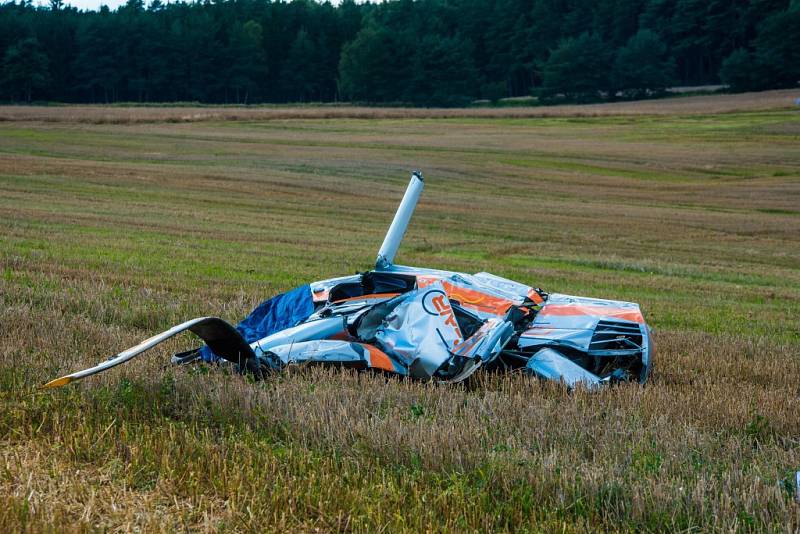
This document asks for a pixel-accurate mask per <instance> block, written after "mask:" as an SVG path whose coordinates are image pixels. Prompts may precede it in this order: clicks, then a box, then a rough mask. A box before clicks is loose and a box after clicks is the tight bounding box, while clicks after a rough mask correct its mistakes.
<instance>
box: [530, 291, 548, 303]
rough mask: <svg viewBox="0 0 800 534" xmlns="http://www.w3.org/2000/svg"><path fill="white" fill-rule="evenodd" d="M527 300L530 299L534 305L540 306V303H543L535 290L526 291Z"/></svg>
mask: <svg viewBox="0 0 800 534" xmlns="http://www.w3.org/2000/svg"><path fill="white" fill-rule="evenodd" d="M528 298H529V299H531V300H532V301H533V302H534V304H541V303H542V302H544V299H543V298H542V296H541V295H540V294H539V292H538V291H536V290H535V289H531V290H530V291H528Z"/></svg>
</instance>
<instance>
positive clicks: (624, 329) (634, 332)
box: [589, 321, 642, 356]
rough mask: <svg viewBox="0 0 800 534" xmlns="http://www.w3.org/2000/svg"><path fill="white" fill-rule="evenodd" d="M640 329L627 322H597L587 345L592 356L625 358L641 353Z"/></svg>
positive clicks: (634, 324) (637, 325) (635, 324)
mask: <svg viewBox="0 0 800 534" xmlns="http://www.w3.org/2000/svg"><path fill="white" fill-rule="evenodd" d="M641 351H642V329H641V328H640V327H639V324H638V323H632V322H628V321H598V323H597V327H596V328H595V330H594V334H593V335H592V341H591V342H590V343H589V354H592V355H594V356H626V355H633V354H638V353H641Z"/></svg>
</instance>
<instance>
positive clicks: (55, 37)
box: [0, 0, 800, 106]
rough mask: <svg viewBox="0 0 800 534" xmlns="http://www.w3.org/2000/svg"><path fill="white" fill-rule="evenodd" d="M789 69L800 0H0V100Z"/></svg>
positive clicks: (426, 101)
mask: <svg viewBox="0 0 800 534" xmlns="http://www.w3.org/2000/svg"><path fill="white" fill-rule="evenodd" d="M798 80H800V0H749V1H747V0H416V1H414V0H398V1H391V2H385V3H359V4H357V3H355V2H353V1H352V0H344V1H342V2H341V3H340V4H339V5H337V6H334V5H331V4H330V3H316V2H312V1H309V0H295V1H292V2H270V1H268V0H219V1H207V0H206V1H202V2H194V3H181V2H178V3H169V4H165V3H162V2H161V1H160V0H152V2H151V3H150V4H149V5H145V4H144V3H143V1H142V0H129V1H128V3H127V5H125V6H123V7H120V8H119V9H117V10H115V11H110V10H109V9H108V8H105V7H103V8H101V9H100V10H99V11H78V10H76V9H75V8H72V7H68V6H65V5H64V4H63V3H62V0H51V3H50V5H49V6H48V7H36V6H33V5H32V4H31V3H30V1H29V0H26V1H23V2H20V3H14V2H10V3H4V4H0V100H4V101H28V102H29V101H34V100H37V101H45V100H46V101H61V102H119V101H126V102H130V101H135V102H171V101H198V102H208V103H259V102H312V101H313V102H333V101H356V102H368V103H405V104H414V105H435V106H453V105H464V104H468V103H469V102H471V101H473V100H475V99H488V100H491V101H496V100H498V99H501V98H504V97H512V96H527V95H536V96H539V97H540V98H541V99H542V100H543V101H548V100H551V101H554V100H571V101H594V100H600V99H617V98H640V97H646V96H654V95H658V94H661V93H662V92H663V90H664V88H666V87H670V86H674V85H680V86H693V85H705V84H717V83H725V84H728V85H730V88H731V90H734V91H742V90H758V89H767V88H776V87H793V86H796V85H797V82H798Z"/></svg>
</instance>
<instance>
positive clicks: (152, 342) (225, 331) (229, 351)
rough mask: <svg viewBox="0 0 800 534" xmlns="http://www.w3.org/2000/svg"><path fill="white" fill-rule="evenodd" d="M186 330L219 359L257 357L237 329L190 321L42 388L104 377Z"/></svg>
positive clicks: (213, 321) (237, 360)
mask: <svg viewBox="0 0 800 534" xmlns="http://www.w3.org/2000/svg"><path fill="white" fill-rule="evenodd" d="M186 330H189V331H191V332H192V333H194V334H196V335H198V336H199V337H200V338H202V339H203V341H205V342H206V343H207V344H208V346H209V347H210V348H211V350H212V351H214V352H215V353H216V354H218V355H219V356H222V357H223V358H225V359H226V360H230V361H232V362H235V363H240V362H241V361H242V360H243V359H246V358H249V357H254V356H255V354H254V353H253V349H251V348H250V345H248V344H247V342H246V341H245V340H244V338H242V336H241V334H240V333H239V332H238V331H237V330H236V329H235V328H234V327H233V326H231V325H230V324H228V323H227V322H225V321H223V320H222V319H220V318H218V317H198V318H197V319H192V320H190V321H186V322H185V323H181V324H179V325H176V326H173V327H172V328H170V329H169V330H167V331H165V332H161V333H160V334H157V335H155V336H153V337H151V338H148V339H146V340H144V341H142V342H141V343H139V344H138V345H136V346H135V347H131V348H129V349H127V350H124V351H122V352H120V353H119V354H116V355H114V356H112V357H111V358H109V359H108V360H106V361H104V362H102V363H100V364H98V365H96V366H94V367H90V368H89V369H84V370H83V371H78V372H75V373H72V374H69V375H66V376H62V377H60V378H56V379H55V380H51V381H50V382H48V383H46V384H44V385H43V386H42V387H43V388H57V387H61V386H65V385H67V384H69V383H70V382H74V381H75V380H80V379H81V378H86V377H87V376H92V375H94V374H97V373H101V372H103V371H106V370H108V369H111V368H112V367H116V366H117V365H119V364H122V363H125V362H127V361H129V360H132V359H133V358H135V357H137V356H139V355H140V354H142V353H143V352H145V351H147V350H148V349H151V348H153V347H155V346H156V345H158V344H159V343H162V342H164V341H166V340H167V339H169V338H171V337H172V336H175V335H177V334H180V333H181V332H184V331H186Z"/></svg>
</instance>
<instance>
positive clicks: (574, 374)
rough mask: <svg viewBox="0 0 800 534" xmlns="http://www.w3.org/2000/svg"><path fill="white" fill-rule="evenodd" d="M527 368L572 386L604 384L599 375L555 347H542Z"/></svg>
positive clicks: (591, 386) (534, 372)
mask: <svg viewBox="0 0 800 534" xmlns="http://www.w3.org/2000/svg"><path fill="white" fill-rule="evenodd" d="M525 367H526V369H527V370H528V371H529V372H531V373H533V374H535V375H536V376H538V377H540V378H545V379H547V380H555V381H556V382H558V381H561V382H563V383H565V384H566V385H568V386H570V387H575V386H577V385H579V384H582V385H584V386H586V387H589V388H594V387H597V386H599V385H600V384H602V380H601V379H600V377H599V376H597V375H595V374H593V373H590V372H589V371H587V370H586V369H584V368H583V367H581V366H580V365H578V364H577V363H575V362H573V361H572V360H570V359H569V358H567V357H566V356H564V355H563V354H561V353H560V352H558V351H557V350H554V349H542V350H540V351H538V352H537V353H536V354H534V355H533V356H531V358H530V360H528V363H527V364H526V365H525Z"/></svg>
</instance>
